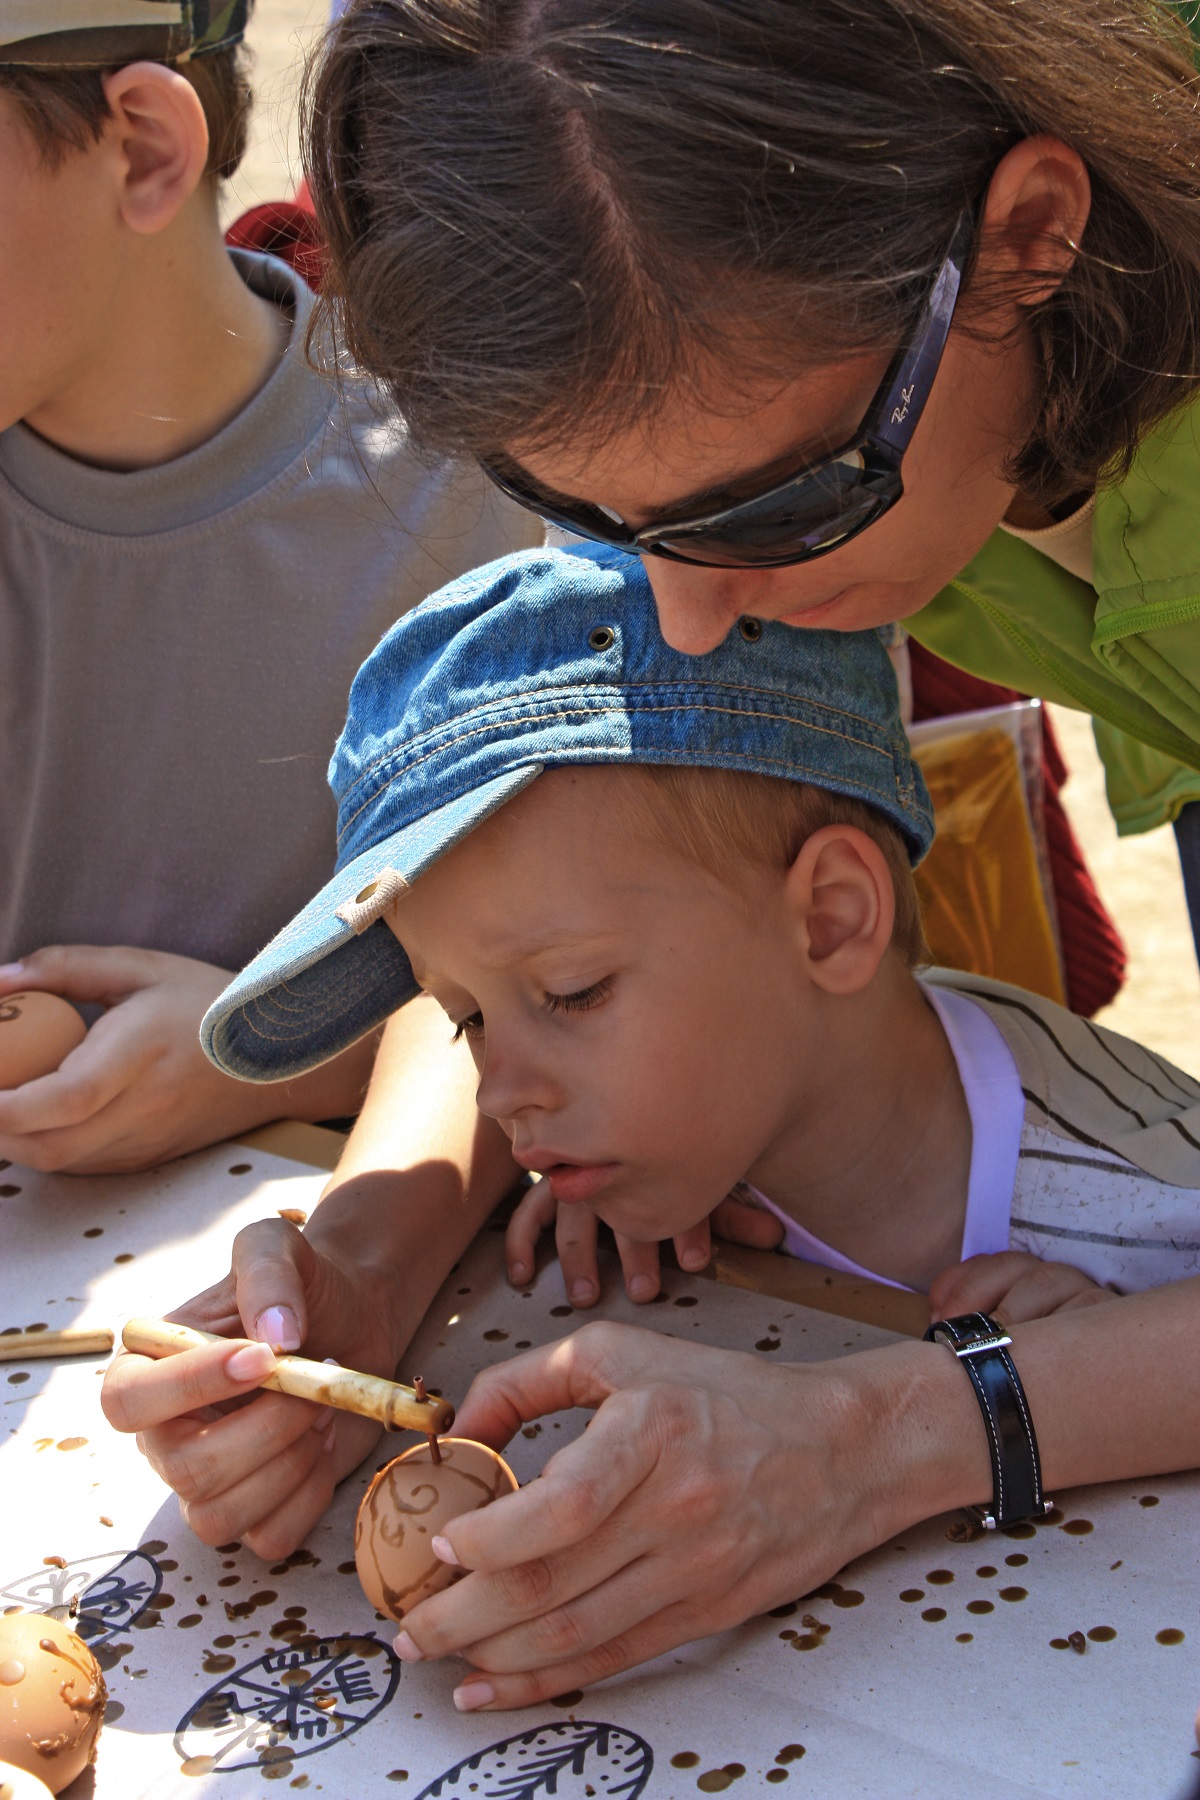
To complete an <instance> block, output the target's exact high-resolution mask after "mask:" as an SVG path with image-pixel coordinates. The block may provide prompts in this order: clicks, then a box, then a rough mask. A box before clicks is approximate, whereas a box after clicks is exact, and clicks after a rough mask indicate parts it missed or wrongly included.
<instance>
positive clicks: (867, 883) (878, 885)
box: [787, 825, 896, 994]
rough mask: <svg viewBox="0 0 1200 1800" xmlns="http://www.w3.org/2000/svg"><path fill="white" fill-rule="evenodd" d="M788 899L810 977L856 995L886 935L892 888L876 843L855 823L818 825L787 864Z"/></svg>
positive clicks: (891, 919) (892, 915)
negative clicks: (791, 862)
mask: <svg viewBox="0 0 1200 1800" xmlns="http://www.w3.org/2000/svg"><path fill="white" fill-rule="evenodd" d="M787 899H788V904H789V905H790V907H791V909H792V914H793V917H794V919H795V922H796V926H797V928H798V930H799V932H800V936H801V949H802V952H803V954H804V956H805V960H806V963H807V968H808V974H809V978H810V980H811V981H812V982H813V983H814V985H815V986H816V987H819V988H822V989H824V991H825V992H826V993H829V994H857V993H859V992H861V990H862V989H863V988H865V987H866V986H867V985H868V983H869V982H870V981H871V980H872V979H873V978H874V976H875V973H876V971H877V970H878V968H879V965H880V963H881V962H882V961H883V959H884V957H885V956H886V954H887V952H888V948H889V946H890V945H891V941H892V930H893V927H894V925H895V920H896V892H895V889H894V887H893V886H892V873H891V870H890V869H889V868H888V865H887V859H886V857H885V856H884V854H883V851H882V850H881V849H880V848H879V846H878V844H876V843H875V842H874V840H873V839H872V838H869V837H868V836H867V834H866V832H865V831H859V830H858V828H857V827H856V826H854V825H825V826H823V827H822V828H821V830H820V831H814V832H813V834H812V836H811V837H810V838H808V839H806V840H805V842H804V844H803V846H802V847H801V850H800V853H799V855H798V856H797V858H796V860H795V862H794V863H793V864H792V866H791V868H790V869H789V870H788V875H787Z"/></svg>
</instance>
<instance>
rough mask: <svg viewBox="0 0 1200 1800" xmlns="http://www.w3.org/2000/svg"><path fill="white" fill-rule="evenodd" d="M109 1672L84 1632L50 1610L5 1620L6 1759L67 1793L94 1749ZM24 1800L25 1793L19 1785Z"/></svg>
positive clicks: (0, 1633) (1, 1634) (0, 1627)
mask: <svg viewBox="0 0 1200 1800" xmlns="http://www.w3.org/2000/svg"><path fill="white" fill-rule="evenodd" d="M105 1698H106V1695H105V1688H104V1677H103V1675H102V1674H101V1673H100V1664H99V1663H98V1662H97V1661H96V1659H95V1657H94V1656H93V1655H92V1653H91V1651H90V1650H89V1649H88V1647H87V1645H86V1644H85V1643H84V1641H83V1639H82V1638H78V1637H76V1636H75V1633H74V1632H73V1631H70V1630H68V1628H67V1627H66V1626H65V1625H64V1624H63V1623H62V1621H61V1620H59V1619H51V1618H48V1617H47V1616H46V1615H45V1614H44V1613H10V1614H9V1615H8V1616H7V1617H6V1618H0V1757H2V1758H3V1759H4V1760H5V1761H6V1762H10V1763H13V1764H15V1766H16V1767H17V1768H18V1769H24V1770H26V1771H27V1772H28V1773H29V1774H31V1775H36V1776H37V1778H38V1780H39V1781H43V1782H45V1784H46V1786H47V1787H48V1788H49V1790H50V1792H51V1793H52V1794H61V1793H62V1790H63V1789H64V1788H65V1787H69V1786H70V1784H71V1783H72V1782H73V1781H74V1779H75V1777H76V1776H77V1775H78V1774H80V1773H81V1772H82V1771H83V1770H84V1769H86V1767H87V1765H88V1764H89V1763H90V1762H91V1761H92V1759H93V1757H94V1756H95V1754H96V1739H97V1737H98V1736H99V1735H100V1725H101V1722H102V1720H103V1718H104V1702H105ZM16 1795H17V1796H18V1800H25V1796H24V1792H23V1790H22V1789H20V1788H18V1789H17V1790H16Z"/></svg>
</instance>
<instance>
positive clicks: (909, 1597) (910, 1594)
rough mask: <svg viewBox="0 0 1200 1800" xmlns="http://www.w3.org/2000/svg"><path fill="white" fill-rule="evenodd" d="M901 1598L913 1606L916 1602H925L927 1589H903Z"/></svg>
mask: <svg viewBox="0 0 1200 1800" xmlns="http://www.w3.org/2000/svg"><path fill="white" fill-rule="evenodd" d="M900 1598H901V1599H902V1600H906V1601H907V1602H908V1604H909V1605H910V1606H911V1605H912V1604H913V1602H914V1601H917V1600H923V1599H924V1598H925V1589H924V1588H902V1589H901V1592H900Z"/></svg>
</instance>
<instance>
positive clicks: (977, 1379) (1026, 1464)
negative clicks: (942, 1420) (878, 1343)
mask: <svg viewBox="0 0 1200 1800" xmlns="http://www.w3.org/2000/svg"><path fill="white" fill-rule="evenodd" d="M925 1338H926V1341H927V1342H928V1343H938V1344H945V1345H946V1347H947V1348H948V1349H950V1350H953V1352H954V1354H955V1356H957V1358H958V1360H959V1361H960V1362H961V1363H962V1365H963V1367H964V1368H965V1369H966V1371H967V1374H968V1375H969V1376H970V1378H971V1385H972V1386H973V1387H974V1389H975V1396H976V1398H977V1399H978V1401H979V1406H980V1410H981V1411H982V1413H983V1422H984V1425H985V1426H986V1428H987V1439H988V1452H989V1454H990V1456H991V1460H992V1504H991V1506H990V1507H978V1508H976V1507H972V1508H971V1509H970V1510H971V1511H972V1512H973V1513H974V1514H975V1515H976V1517H977V1518H978V1520H979V1523H980V1524H981V1525H982V1526H983V1528H984V1530H985V1531H995V1530H996V1529H997V1528H998V1527H1003V1526H1005V1525H1016V1524H1018V1523H1019V1522H1020V1521H1021V1520H1022V1519H1032V1518H1042V1517H1044V1516H1045V1514H1046V1513H1048V1512H1049V1511H1050V1509H1051V1507H1052V1505H1053V1502H1052V1501H1050V1500H1047V1499H1046V1497H1045V1495H1044V1494H1043V1493H1042V1467H1041V1463H1040V1461H1039V1459H1038V1447H1037V1436H1036V1434H1035V1432H1034V1429H1033V1420H1032V1419H1031V1418H1030V1416H1029V1404H1028V1402H1027V1401H1026V1399H1025V1390H1024V1388H1023V1387H1022V1386H1021V1378H1020V1376H1019V1375H1018V1374H1017V1371H1016V1367H1015V1365H1014V1363H1013V1359H1012V1357H1011V1356H1010V1355H1009V1353H1008V1352H1009V1349H1010V1347H1011V1345H1012V1339H1011V1338H1010V1337H1009V1335H1008V1333H1007V1332H1006V1331H1005V1330H1004V1327H1003V1326H1002V1325H998V1324H997V1322H996V1320H995V1319H992V1318H989V1317H988V1315H987V1313H981V1312H973V1313H959V1314H958V1316H957V1317H956V1318H953V1319H938V1320H937V1321H936V1322H935V1323H934V1324H933V1325H931V1326H930V1327H929V1330H928V1331H927V1332H926V1333H925Z"/></svg>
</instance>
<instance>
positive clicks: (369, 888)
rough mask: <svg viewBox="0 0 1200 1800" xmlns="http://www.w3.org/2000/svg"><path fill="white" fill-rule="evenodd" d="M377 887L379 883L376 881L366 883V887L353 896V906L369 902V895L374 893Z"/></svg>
mask: <svg viewBox="0 0 1200 1800" xmlns="http://www.w3.org/2000/svg"><path fill="white" fill-rule="evenodd" d="M378 886H379V883H378V882H377V881H368V883H367V885H366V887H365V888H360V889H359V890H358V893H357V894H355V896H354V904H355V906H361V905H362V904H363V902H364V901H365V900H369V899H370V898H371V895H372V894H373V893H374V892H375V890H376V888H377V887H378Z"/></svg>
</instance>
